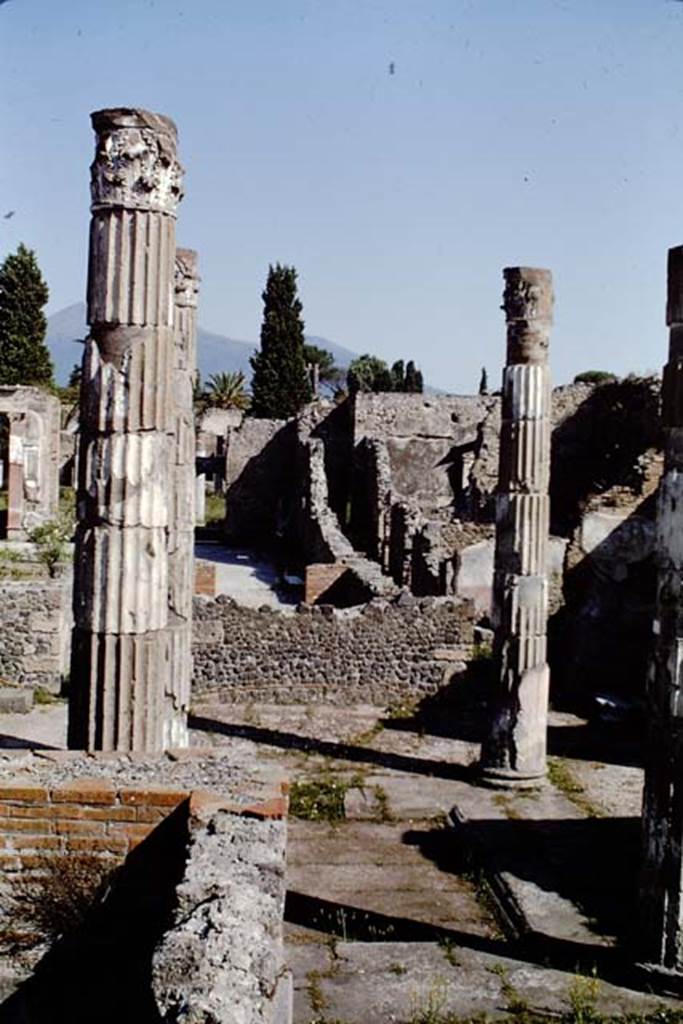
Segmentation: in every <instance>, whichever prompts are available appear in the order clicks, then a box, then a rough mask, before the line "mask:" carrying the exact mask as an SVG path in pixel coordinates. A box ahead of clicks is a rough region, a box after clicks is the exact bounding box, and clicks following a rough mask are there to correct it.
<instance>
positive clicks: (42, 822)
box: [0, 778, 286, 874]
mask: <svg viewBox="0 0 683 1024" xmlns="http://www.w3.org/2000/svg"><path fill="white" fill-rule="evenodd" d="M185 801H186V802H187V804H188V814H190V813H192V808H193V807H196V806H199V805H200V804H201V803H203V802H206V801H209V802H210V803H211V804H212V805H213V806H215V807H222V808H223V809H227V810H232V811H233V812H234V813H237V814H239V815H245V816H251V817H262V818H273V817H285V815H286V798H285V797H284V796H282V797H271V798H270V799H268V800H263V801H259V802H255V803H253V804H247V805H241V804H237V803H234V802H231V801H229V800H223V799H222V798H221V797H220V795H219V794H216V793H205V792H203V791H200V790H192V791H191V790H184V789H174V788H169V787H163V786H153V787H149V786H146V787H140V786H116V785H114V783H112V782H110V781H109V780H107V779H103V778H92V779H87V778H81V779H77V780H75V781H72V782H67V783H61V784H59V785H55V786H50V785H38V784H33V783H30V784H29V783H26V782H24V781H23V780H18V781H16V782H12V781H2V783H0V873H5V874H7V873H13V872H16V871H21V870H32V869H35V868H40V867H41V864H42V863H43V861H44V858H45V857H51V856H63V855H68V854H70V853H75V854H89V855H94V856H101V857H103V858H109V859H111V860H116V861H121V860H123V859H124V858H125V857H126V856H127V854H128V853H129V852H130V851H131V850H132V849H133V848H134V847H135V846H137V845H138V843H140V842H142V840H143V839H145V837H146V836H148V835H149V833H150V832H151V831H152V830H153V829H154V828H155V826H156V825H157V824H158V823H159V822H160V821H162V820H163V818H165V817H166V815H168V814H170V813H171V811H173V810H174V809H175V808H176V807H178V806H179V805H180V804H181V803H183V802H185Z"/></svg>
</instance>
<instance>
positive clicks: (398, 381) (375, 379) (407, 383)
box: [346, 353, 424, 395]
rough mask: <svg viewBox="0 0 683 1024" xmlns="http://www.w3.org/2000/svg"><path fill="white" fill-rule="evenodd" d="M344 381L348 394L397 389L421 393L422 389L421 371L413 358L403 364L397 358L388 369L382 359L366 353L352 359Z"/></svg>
mask: <svg viewBox="0 0 683 1024" xmlns="http://www.w3.org/2000/svg"><path fill="white" fill-rule="evenodd" d="M346 383H347V387H348V390H349V394H351V395H355V394H357V393H358V392H359V391H372V392H380V391H394V392H396V391H399V392H406V393H407V392H410V393H421V392H422V391H424V381H423V379H422V373H421V372H420V370H418V369H417V367H416V366H415V363H414V362H413V360H412V359H411V360H409V361H408V363H407V364H406V365H405V367H404V365H403V360H402V359H399V360H397V361H396V362H395V363H394V365H393V366H392V367H391V369H389V367H388V366H387V364H386V363H385V362H384V360H383V359H379V358H378V357H377V356H371V355H368V354H367V353H366V354H365V355H362V356H358V358H357V359H354V360H352V362H351V363H350V364H349V368H348V371H347V374H346Z"/></svg>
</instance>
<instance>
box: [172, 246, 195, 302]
mask: <svg viewBox="0 0 683 1024" xmlns="http://www.w3.org/2000/svg"><path fill="white" fill-rule="evenodd" d="M197 262H198V261H197V253H196V251H195V250H194V249H176V253H175V301H176V305H177V306H196V305H197V293H198V291H199V282H200V281H201V278H200V276H199V273H198V270H197Z"/></svg>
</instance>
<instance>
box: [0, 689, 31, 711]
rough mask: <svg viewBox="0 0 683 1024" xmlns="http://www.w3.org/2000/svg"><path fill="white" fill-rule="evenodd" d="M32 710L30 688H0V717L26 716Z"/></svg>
mask: <svg viewBox="0 0 683 1024" xmlns="http://www.w3.org/2000/svg"><path fill="white" fill-rule="evenodd" d="M32 708H33V689H32V688H31V687H28V686H27V687H21V688H20V687H18V686H0V715H12V714H14V715H26V714H28V712H29V711H31V709H32Z"/></svg>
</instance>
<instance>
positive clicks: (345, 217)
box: [0, 0, 683, 392]
mask: <svg viewBox="0 0 683 1024" xmlns="http://www.w3.org/2000/svg"><path fill="white" fill-rule="evenodd" d="M682 60H683V3H680V2H676V0H419V2H418V0H317V2H316V0H288V2H284V0H239V2H238V0H62V2H61V3H60V2H58V0H4V2H2V3H1V5H0V68H2V72H0V83H1V85H2V88H1V89H0V133H1V135H0V138H1V140H2V143H1V146H0V257H4V255H5V253H6V252H8V251H10V250H14V249H15V248H16V245H17V244H18V243H19V242H20V241H23V242H25V243H26V244H27V245H29V246H30V247H32V248H34V249H35V250H36V252H37V254H38V259H39V262H40V265H41V267H42V269H43V272H44V274H45V276H46V278H47V281H48V284H49V286H50V290H51V299H50V305H49V307H48V312H52V311H55V310H57V309H60V308H61V307H63V306H65V305H68V304H70V303H72V302H76V301H78V300H80V299H82V298H83V296H84V290H85V264H86V246H87V227H88V216H89V214H88V202H89V193H88V167H89V163H90V160H91V159H92V153H93V136H92V132H91V128H90V123H89V117H88V115H89V112H90V111H91V110H95V109H98V108H101V107H107V106H142V107H146V108H148V109H151V110H156V111H159V112H161V113H165V114H169V115H170V116H171V117H173V118H174V120H175V121H176V123H177V125H178V129H179V133H180V152H181V159H182V162H183V164H184V166H185V168H186V172H187V173H186V198H185V200H184V201H183V203H182V205H181V208H180V213H179V223H178V240H179V243H180V244H182V245H185V246H188V247H192V248H196V249H198V250H199V253H200V260H201V271H202V277H203V284H202V293H201V310H200V320H201V322H202V324H203V325H204V326H205V327H206V328H208V329H210V330H214V331H218V332H220V333H223V334H227V335H230V336H231V337H233V338H239V339H244V340H256V339H257V338H258V333H259V327H260V319H261V308H262V305H261V298H260V293H261V290H262V288H263V284H264V281H265V277H266V274H267V269H268V264H269V262H275V261H277V260H279V261H280V262H286V263H292V264H294V265H295V266H296V267H297V269H298V271H299V282H300V293H301V298H302V301H303V303H304V316H305V320H306V330H307V331H308V332H309V333H312V334H322V335H325V336H327V337H329V338H331V339H334V340H335V341H337V342H339V343H340V344H343V345H346V346H347V347H349V348H351V349H354V350H356V351H358V352H365V351H369V352H373V353H375V354H377V355H380V356H382V357H384V358H386V359H387V360H390V361H391V360H394V359H397V358H401V357H403V358H405V359H408V358H411V357H413V358H416V359H417V361H418V363H419V364H420V365H421V366H422V368H423V370H424V372H425V376H426V378H427V379H428V380H430V381H431V382H432V383H434V384H436V385H438V386H440V387H443V388H445V389H447V390H450V391H456V392H467V391H470V390H473V389H474V388H476V386H477V382H478V378H479V370H480V367H481V366H482V364H485V365H486V366H487V368H488V371H489V379H490V381H491V382H492V383H493V382H497V380H498V379H499V370H500V365H501V363H502V359H503V354H504V324H503V316H502V313H501V312H500V308H499V307H500V298H501V289H502V277H501V270H502V268H503V267H504V266H506V265H511V264H526V265H531V266H545V267H550V268H551V269H552V271H553V274H554V277H555V285H556V326H555V328H554V331H553V336H552V343H551V344H552V354H551V362H552V365H553V372H554V377H555V380H556V381H557V382H558V383H559V382H563V381H566V380H568V379H571V377H572V376H573V375H574V374H575V373H577V372H579V371H580V370H584V369H587V368H599V369H603V368H604V369H610V370H613V371H615V372H617V373H627V372H629V371H631V370H635V371H643V370H647V369H657V368H659V367H660V366H661V364H662V363H663V362H664V359H665V352H666V344H667V341H666V331H665V327H664V299H665V273H666V250H667V248H668V247H669V246H671V245H677V244H679V243H683V134H682V133H681V130H680V129H681V120H682V114H683V74H682V73H681V66H682V64H681V62H682ZM11 210H14V211H15V213H14V216H13V217H11V218H10V219H4V217H3V215H4V214H5V213H6V212H9V211H11Z"/></svg>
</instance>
